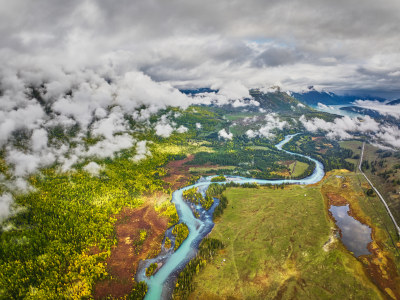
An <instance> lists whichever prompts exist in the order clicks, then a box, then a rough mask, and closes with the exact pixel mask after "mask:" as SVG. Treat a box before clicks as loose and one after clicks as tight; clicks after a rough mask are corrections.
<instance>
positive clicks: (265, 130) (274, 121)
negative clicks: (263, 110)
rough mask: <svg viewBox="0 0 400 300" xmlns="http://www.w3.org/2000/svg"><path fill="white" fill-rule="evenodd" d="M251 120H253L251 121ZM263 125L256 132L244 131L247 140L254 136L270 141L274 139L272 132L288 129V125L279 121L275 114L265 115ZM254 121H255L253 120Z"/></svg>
mask: <svg viewBox="0 0 400 300" xmlns="http://www.w3.org/2000/svg"><path fill="white" fill-rule="evenodd" d="M252 120H253V119H252ZM264 120H265V123H264V124H263V125H261V127H260V128H259V129H258V130H252V129H250V130H248V131H246V135H247V136H248V137H249V138H254V137H256V136H262V137H265V138H267V139H271V138H273V137H275V134H274V133H273V132H272V131H273V130H276V129H279V130H282V129H283V128H285V127H288V126H289V124H288V123H287V122H286V121H281V120H280V119H279V117H278V116H277V115H276V114H275V113H270V114H267V115H266V116H265V118H264ZM253 121H255V120H253Z"/></svg>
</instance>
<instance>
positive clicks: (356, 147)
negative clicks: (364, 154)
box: [340, 141, 362, 168]
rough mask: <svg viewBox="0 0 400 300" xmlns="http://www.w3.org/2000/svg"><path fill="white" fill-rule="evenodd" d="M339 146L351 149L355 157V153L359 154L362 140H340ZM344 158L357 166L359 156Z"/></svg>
mask: <svg viewBox="0 0 400 300" xmlns="http://www.w3.org/2000/svg"><path fill="white" fill-rule="evenodd" d="M340 146H341V147H342V148H346V149H350V150H352V151H353V153H354V155H355V156H356V157H357V155H358V156H359V155H361V147H362V142H360V141H342V142H340ZM346 160H347V161H348V162H350V163H352V164H354V165H355V166H357V168H358V162H359V158H354V156H353V158H346Z"/></svg>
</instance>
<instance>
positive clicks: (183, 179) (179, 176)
mask: <svg viewBox="0 0 400 300" xmlns="http://www.w3.org/2000/svg"><path fill="white" fill-rule="evenodd" d="M193 159H194V155H193V154H191V155H188V156H187V157H186V158H184V159H180V160H173V161H170V162H169V163H168V164H167V165H166V166H165V169H166V170H167V175H166V176H165V177H164V178H163V180H164V181H165V182H167V183H169V184H170V185H171V189H173V190H177V189H180V188H182V187H184V186H186V185H188V183H189V180H190V177H191V174H190V171H189V169H190V168H196V167H210V168H212V167H216V168H217V167H219V166H218V165H209V164H204V165H190V166H189V165H186V164H185V163H187V162H189V161H192V160H193ZM210 175H211V174H210Z"/></svg>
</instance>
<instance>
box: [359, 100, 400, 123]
mask: <svg viewBox="0 0 400 300" xmlns="http://www.w3.org/2000/svg"><path fill="white" fill-rule="evenodd" d="M354 103H355V104H356V105H357V106H359V107H362V108H366V109H372V110H376V111H378V112H379V113H380V114H382V115H386V116H392V117H395V118H397V119H400V104H396V105H386V104H384V103H381V102H378V101H371V100H357V101H355V102H354Z"/></svg>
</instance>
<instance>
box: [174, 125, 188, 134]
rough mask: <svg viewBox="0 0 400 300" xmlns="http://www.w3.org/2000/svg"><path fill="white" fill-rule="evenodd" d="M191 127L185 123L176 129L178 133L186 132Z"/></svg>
mask: <svg viewBox="0 0 400 300" xmlns="http://www.w3.org/2000/svg"><path fill="white" fill-rule="evenodd" d="M188 130H189V129H188V128H187V127H185V126H183V125H181V126H179V128H178V129H177V130H176V132H178V133H185V132H187V131H188Z"/></svg>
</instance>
